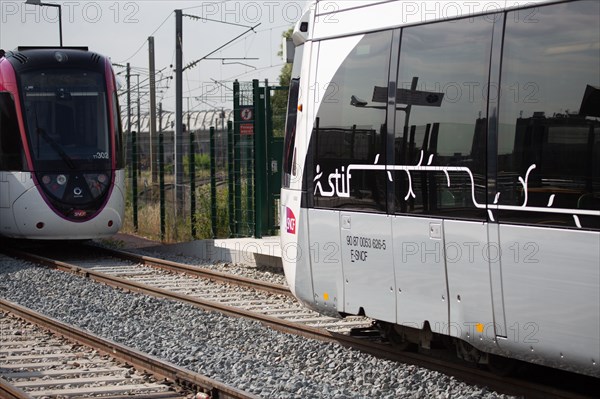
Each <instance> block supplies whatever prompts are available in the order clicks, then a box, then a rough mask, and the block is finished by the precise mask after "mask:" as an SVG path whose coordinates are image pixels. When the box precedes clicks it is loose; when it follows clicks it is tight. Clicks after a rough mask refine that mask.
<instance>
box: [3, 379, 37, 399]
mask: <svg viewBox="0 0 600 399" xmlns="http://www.w3.org/2000/svg"><path fill="white" fill-rule="evenodd" d="M0 398H3V399H33V396H31V395H28V394H27V393H25V392H23V391H22V390H20V389H19V388H17V387H14V386H12V385H10V383H9V382H8V381H5V380H4V379H3V378H2V376H0Z"/></svg>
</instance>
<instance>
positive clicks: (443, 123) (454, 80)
mask: <svg viewBox="0 0 600 399" xmlns="http://www.w3.org/2000/svg"><path fill="white" fill-rule="evenodd" d="M499 24H500V22H499V21H498V20H497V18H494V16H486V17H477V18H469V19H464V20H459V21H451V22H441V23H436V24H429V25H423V26H416V27H409V28H405V29H403V32H402V40H401V44H400V62H399V66H398V80H397V82H398V89H397V94H396V115H395V118H396V121H395V129H394V130H395V137H394V155H395V160H394V165H393V168H392V169H393V173H392V177H393V180H394V191H395V192H394V198H395V203H394V210H395V213H397V214H423V215H439V216H444V217H456V218H465V219H474V220H484V219H485V218H486V217H487V215H486V211H485V207H486V201H487V200H486V189H487V178H486V156H485V154H486V151H485V148H486V131H487V130H486V125H487V89H488V80H489V62H490V51H491V45H492V35H493V30H494V27H495V25H496V26H497V25H499ZM500 25H501V24H500ZM496 29H498V27H496Z"/></svg>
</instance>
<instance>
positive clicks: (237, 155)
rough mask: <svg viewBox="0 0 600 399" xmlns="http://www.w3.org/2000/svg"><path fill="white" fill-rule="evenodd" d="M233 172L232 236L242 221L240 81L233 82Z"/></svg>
mask: <svg viewBox="0 0 600 399" xmlns="http://www.w3.org/2000/svg"><path fill="white" fill-rule="evenodd" d="M233 117H234V119H233V120H234V125H233V171H234V172H233V173H234V176H235V191H234V192H235V198H234V201H235V205H234V206H235V229H234V237H239V235H240V225H241V223H242V174H241V148H240V141H241V140H240V125H239V120H240V83H239V82H238V81H237V80H236V81H235V82H233Z"/></svg>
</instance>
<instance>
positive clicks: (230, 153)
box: [227, 121, 235, 237]
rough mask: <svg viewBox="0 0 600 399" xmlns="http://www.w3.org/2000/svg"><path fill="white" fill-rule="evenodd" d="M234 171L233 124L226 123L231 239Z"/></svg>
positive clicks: (232, 229) (233, 228)
mask: <svg viewBox="0 0 600 399" xmlns="http://www.w3.org/2000/svg"><path fill="white" fill-rule="evenodd" d="M234 181H235V171H234V169H233V123H232V122H231V121H227V205H228V211H229V212H228V213H229V237H233V235H234V231H235V214H234V212H235V207H234V203H233V201H234V198H235V197H234V194H235V193H234V192H233V187H234V186H233V182H234Z"/></svg>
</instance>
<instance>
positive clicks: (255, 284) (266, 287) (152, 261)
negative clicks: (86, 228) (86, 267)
mask: <svg viewBox="0 0 600 399" xmlns="http://www.w3.org/2000/svg"><path fill="white" fill-rule="evenodd" d="M90 248H94V249H97V250H100V251H104V252H106V253H108V254H110V255H111V256H114V257H117V258H121V259H124V260H129V261H132V262H136V263H143V264H144V265H147V266H153V267H157V268H161V269H165V270H170V271H174V272H179V273H185V274H189V275H192V276H196V277H201V278H205V279H209V280H213V281H220V282H224V283H227V284H233V285H239V286H243V287H250V288H254V289H260V290H262V291H266V292H270V293H273V294H279V295H287V296H290V297H292V296H293V295H292V293H291V292H290V290H289V288H287V287H285V286H283V285H279V284H273V283H269V282H266V281H261V280H256V279H251V278H247V277H243V276H236V275H232V274H227V273H222V272H217V271H214V270H208V269H204V268H200V267H197V266H191V265H186V264H183V263H178V262H173V261H169V260H165V259H159V258H153V257H151V256H145V255H138V254H134V253H131V252H126V251H121V250H117V249H111V248H103V247H98V246H95V245H90Z"/></svg>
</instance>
